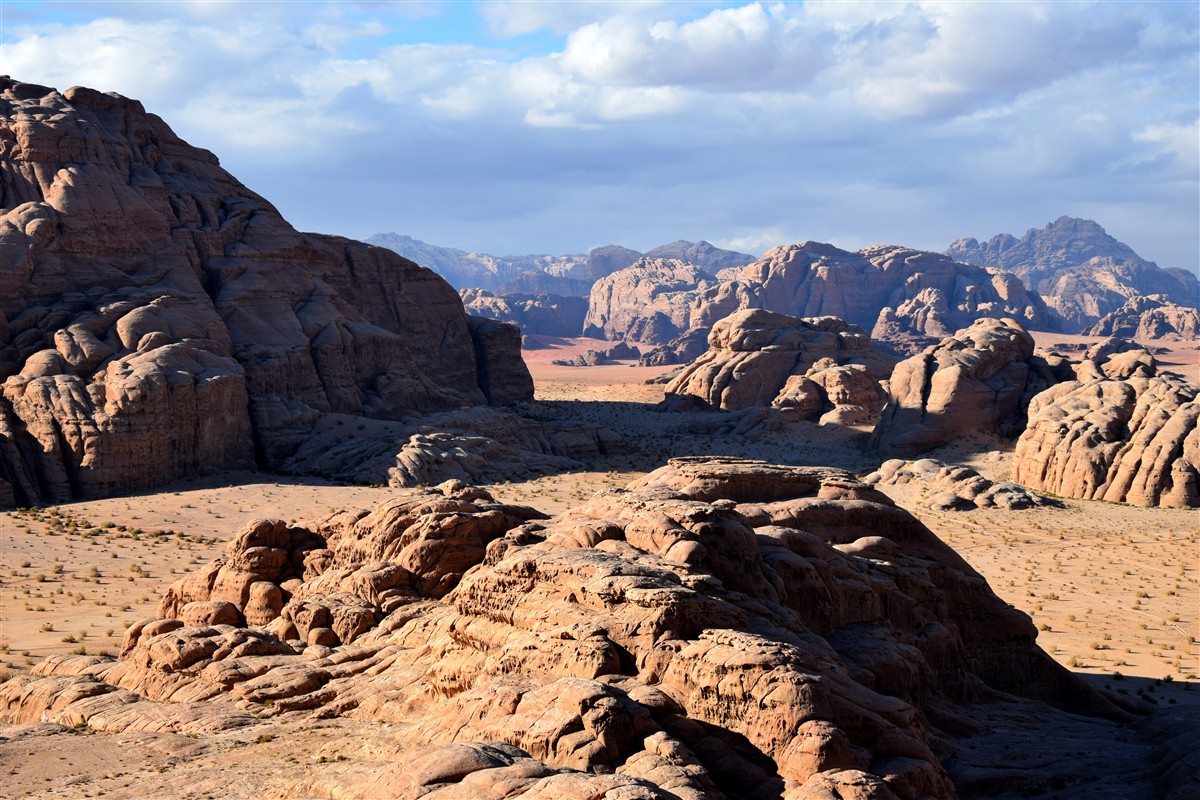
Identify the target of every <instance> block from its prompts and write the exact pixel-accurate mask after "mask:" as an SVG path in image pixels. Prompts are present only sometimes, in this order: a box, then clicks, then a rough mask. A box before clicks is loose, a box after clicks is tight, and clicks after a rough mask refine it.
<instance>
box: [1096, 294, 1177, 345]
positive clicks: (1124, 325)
mask: <svg viewBox="0 0 1200 800" xmlns="http://www.w3.org/2000/svg"><path fill="white" fill-rule="evenodd" d="M1087 335H1088V336H1104V337H1114V336H1115V337H1119V338H1122V339H1138V340H1140V341H1145V340H1147V339H1177V340H1182V341H1185V342H1194V341H1196V340H1198V339H1200V310H1197V309H1195V308H1188V307H1187V306H1179V305H1175V304H1174V303H1171V302H1169V301H1167V299H1166V298H1165V297H1163V296H1162V295H1157V294H1155V295H1150V296H1148V297H1131V298H1130V299H1129V300H1127V301H1125V305H1123V306H1121V307H1120V308H1118V309H1117V310H1116V311H1113V312H1111V313H1109V314H1105V315H1104V316H1103V317H1101V318H1100V321H1099V322H1097V323H1096V324H1095V325H1093V326H1092V327H1091V329H1090V330H1089V331H1088V332H1087Z"/></svg>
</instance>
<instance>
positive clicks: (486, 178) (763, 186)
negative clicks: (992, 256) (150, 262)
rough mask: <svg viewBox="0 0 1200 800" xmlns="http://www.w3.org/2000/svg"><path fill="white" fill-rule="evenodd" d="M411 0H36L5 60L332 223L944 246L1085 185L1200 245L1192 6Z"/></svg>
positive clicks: (358, 228) (1119, 209)
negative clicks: (475, 4) (451, 16)
mask: <svg viewBox="0 0 1200 800" xmlns="http://www.w3.org/2000/svg"><path fill="white" fill-rule="evenodd" d="M402 5H403V8H401V7H398V6H394V5H393V4H386V5H385V4H373V3H322V4H317V3H309V4H302V5H299V4H275V3H267V4H264V3H258V4H254V3H249V4H238V5H236V6H229V5H226V4H215V5H213V4H209V5H207V6H205V5H186V6H183V5H179V4H119V3H118V4H105V5H104V6H103V7H100V6H96V8H97V9H98V11H97V13H100V12H101V11H102V12H103V13H105V14H109V15H110V16H108V17H102V18H97V19H93V20H91V21H85V22H82V23H79V24H71V25H68V24H63V23H61V22H54V21H52V20H49V19H48V18H47V17H46V16H44V15H43V16H41V17H39V15H38V14H37V13H30V14H26V15H25V18H24V19H23V20H22V21H21V22H20V27H14V26H12V25H10V27H9V30H8V31H7V32H6V33H7V37H8V38H7V39H6V41H5V43H4V45H3V50H2V52H0V62H2V63H0V72H7V73H9V74H11V75H13V76H14V77H17V78H18V79H21V80H29V81H34V82H38V83H45V84H50V85H56V86H58V87H60V88H66V87H67V86H70V85H74V84H83V85H88V86H93V87H95V88H98V89H101V90H104V91H109V90H115V91H119V92H121V93H123V94H126V95H129V96H132V97H136V98H138V99H140V100H142V101H143V103H144V104H145V105H146V107H147V108H149V109H150V110H151V111H154V112H155V113H158V114H160V115H161V116H163V117H164V118H165V119H166V120H167V121H168V122H169V123H170V124H171V125H172V126H173V127H175V128H176V130H177V131H179V132H180V133H181V134H182V135H183V136H185V138H188V139H189V140H190V141H193V142H194V143H196V144H198V145H201V146H204V147H207V148H209V149H212V150H214V151H215V152H217V153H218V155H220V156H221V158H222V161H223V163H225V164H226V166H227V167H228V168H230V169H231V171H233V172H234V173H235V174H237V175H238V176H239V177H240V178H242V179H243V180H244V181H245V182H247V183H248V184H250V185H252V186H253V187H254V188H255V189H256V190H257V191H260V192H262V193H263V194H265V195H266V196H267V197H269V198H270V199H271V200H272V201H273V202H276V203H277V204H278V205H280V206H281V207H282V208H285V209H286V210H287V213H289V214H290V215H291V216H292V217H293V218H295V221H297V222H299V223H300V224H302V225H305V226H307V227H314V228H322V229H326V230H329V229H339V228H340V229H342V230H344V231H346V232H347V233H353V234H361V235H366V234H369V233H372V232H375V231H376V230H381V229H392V228H395V229H399V230H402V232H412V233H414V235H419V234H420V232H421V231H420V226H421V225H425V226H427V227H428V228H430V229H435V230H437V229H444V230H448V231H450V232H453V231H454V230H461V231H463V232H464V233H463V234H461V235H462V236H464V237H465V236H468V235H469V236H473V237H478V238H475V239H473V240H471V241H468V240H467V239H466V238H463V239H457V240H456V239H455V238H453V237H451V238H448V239H447V240H445V243H447V244H462V245H470V246H471V247H474V248H476V249H483V250H499V249H506V248H501V247H499V246H497V245H493V244H490V243H489V240H488V238H487V237H488V236H493V237H496V238H497V240H501V239H502V240H503V241H506V242H508V243H509V248H507V249H514V250H520V249H526V250H530V251H534V250H552V249H563V250H573V249H580V248H581V247H582V246H583V245H582V244H579V243H578V242H592V243H595V242H596V241H597V237H602V238H604V239H608V238H611V239H617V240H620V239H622V237H623V233H622V232H623V231H628V232H629V234H628V235H629V236H631V237H634V236H646V237H652V238H649V240H643V241H641V242H640V244H641V245H645V246H652V245H654V244H657V243H659V242H658V241H657V239H658V238H659V237H653V236H652V233H650V231H653V230H660V231H661V239H662V240H668V239H673V238H677V237H679V236H686V237H690V238H706V239H709V240H710V241H721V242H725V243H734V242H744V243H745V244H743V245H741V246H740V247H741V249H752V250H758V249H761V248H762V247H766V246H768V245H770V244H776V243H779V242H770V241H767V238H768V237H770V236H775V235H780V236H783V235H784V234H786V235H787V236H790V237H802V238H815V239H836V240H838V241H839V242H851V243H853V242H863V243H870V242H874V241H879V240H880V239H881V238H893V239H898V240H900V241H902V242H905V243H924V244H929V245H931V246H932V245H939V246H944V244H945V243H948V242H949V241H950V240H951V239H953V238H955V237H956V236H958V235H963V234H972V235H990V234H991V233H995V232H999V231H1000V230H1014V231H1017V232H1020V231H1021V230H1024V228H1026V227H1029V226H1031V225H1040V224H1044V222H1046V221H1048V220H1049V219H1053V218H1054V217H1056V216H1058V214H1059V213H1076V212H1075V211H1073V209H1079V208H1083V207H1085V202H1086V208H1087V209H1088V210H1089V211H1090V212H1095V213H1096V214H1097V215H1098V216H1100V217H1103V214H1102V213H1101V212H1102V211H1103V209H1104V208H1111V209H1112V213H1113V214H1114V215H1115V214H1126V215H1133V216H1136V218H1137V219H1139V220H1142V222H1141V223H1139V224H1143V225H1144V224H1147V223H1146V221H1147V220H1151V219H1152V218H1153V220H1154V224H1155V225H1156V226H1157V227H1156V230H1159V231H1161V230H1162V229H1163V228H1164V227H1165V226H1166V225H1167V224H1168V223H1167V220H1174V221H1175V225H1176V228H1177V229H1179V230H1182V231H1184V234H1183V235H1179V236H1176V237H1173V238H1172V237H1163V236H1156V237H1155V239H1154V241H1172V242H1176V244H1172V245H1171V246H1172V248H1173V252H1175V253H1177V255H1175V256H1166V255H1162V254H1154V253H1145V254H1144V255H1147V257H1150V258H1155V259H1156V260H1159V261H1160V262H1162V263H1164V264H1184V265H1195V263H1196V262H1197V260H1200V255H1198V254H1197V252H1196V249H1197V247H1196V241H1197V240H1198V239H1200V235H1198V234H1197V231H1196V227H1197V224H1196V221H1195V220H1196V218H1197V217H1200V208H1198V207H1197V205H1198V203H1197V199H1196V198H1197V195H1198V194H1200V189H1198V187H1200V164H1198V163H1197V161H1198V151H1200V128H1198V123H1197V119H1198V114H1197V102H1196V98H1197V95H1198V94H1200V86H1197V79H1196V75H1197V64H1196V52H1197V42H1198V34H1197V21H1196V19H1195V14H1194V8H1195V6H1194V4H1140V3H1131V4H1115V3H1098V4H1080V3H1069V4H1067V3H920V2H912V3H904V4H900V3H892V2H885V3H866V2H856V3H845V2H834V3H823V2H806V3H804V4H799V3H766V2H763V3H746V4H742V5H738V6H729V5H728V4H720V5H717V4H713V3H703V2H698V3H667V2H663V3H624V2H617V3H610V2H595V3H520V2H511V3H509V2H501V3H492V4H486V5H484V6H482V7H481V11H480V14H481V18H482V23H483V24H484V25H485V26H486V27H487V29H488V30H489V31H490V32H491V33H492V35H493V36H497V37H518V38H517V39H514V40H513V41H512V42H509V41H505V40H504V39H499V40H496V39H493V40H491V41H484V42H480V41H473V40H470V39H468V38H465V37H464V38H457V39H456V38H455V35H453V31H451V30H450V28H448V27H447V26H448V25H449V23H448V22H446V21H445V20H441V21H439V18H438V17H437V15H438V14H439V13H442V12H445V11H446V10H447V9H448V8H450V9H453V10H454V11H456V12H459V13H461V11H462V7H461V6H456V7H446V6H438V5H436V4H434V5H430V4H420V5H409V4H402ZM47 8H50V9H53V6H47ZM85 8H88V7H87V6H85ZM424 24H429V25H431V26H437V25H441V27H432V28H430V30H432V31H434V32H435V33H436V36H433V37H432V38H427V39H422V38H421V31H423V30H425V29H424V28H422V27H421V26H422V25H424ZM546 31H549V32H550V33H552V34H556V35H559V36H561V37H564V38H563V39H562V40H561V44H560V45H557V46H555V47H553V48H547V49H544V50H543V51H540V52H530V47H531V45H530V43H529V42H530V39H529V38H521V37H524V36H525V35H526V34H531V33H537V32H546ZM518 39H519V41H518ZM533 39H535V40H536V41H551V39H550V38H549V37H541V38H538V37H533ZM301 180H303V181H305V183H304V184H303V186H304V188H303V189H300V188H298V187H299V186H301V184H300V183H298V182H299V181H301ZM320 182H325V183H324V184H321V185H317V184H319V183H320ZM331 194H337V195H339V196H343V197H347V198H356V197H357V198H359V199H360V201H361V206H360V207H354V205H353V203H350V204H346V203H338V204H331V203H329V202H327V201H325V200H323V199H322V198H324V197H326V196H328V195H331ZM1130 198H1136V203H1138V204H1139V205H1138V206H1137V208H1138V209H1139V210H1137V213H1136V214H1134V211H1132V210H1131V207H1130V205H1129V204H1130V202H1134V201H1133V200H1131V199H1130ZM1067 206H1070V207H1067ZM989 209H990V210H989ZM1148 209H1157V211H1158V216H1157V217H1156V216H1155V214H1154V213H1153V212H1152V211H1151V210H1148ZM1022 214H1025V215H1028V217H1031V218H1024V219H1023V220H1022V221H1020V222H1018V223H1017V224H1015V225H1011V226H1009V227H1007V228H1004V227H1001V228H991V227H982V228H980V227H974V228H973V227H971V225H969V224H967V223H968V222H970V223H971V224H974V225H992V224H993V223H994V224H995V225H999V224H1000V223H1001V222H1005V221H1007V220H1010V219H1013V218H1016V217H1018V216H1021V215H1022ZM960 219H961V220H963V222H962V223H961V224H960V222H959V220H960ZM1100 221H1101V222H1102V223H1103V224H1106V225H1109V226H1111V227H1114V228H1116V227H1117V226H1116V225H1115V224H1114V220H1111V219H1105V218H1101V219H1100ZM456 225H457V226H458V227H457V228H456V227H455V226H456ZM439 226H440V227H439ZM906 229H907V230H909V231H911V233H910V235H907V236H906V235H904V230H906ZM522 237H523V238H522ZM755 237H757V238H755ZM1189 238H1190V240H1191V242H1192V243H1191V245H1186V246H1185V245H1181V244H1178V242H1186V241H1187V240H1188V239H1189ZM517 239H520V241H524V242H526V243H527V244H526V245H525V246H523V247H522V246H519V245H518V244H517ZM568 240H571V241H574V242H577V243H575V244H572V243H571V241H568ZM555 242H561V244H555ZM626 243H628V244H631V245H632V246H637V245H638V244H639V243H638V242H635V241H633V240H632V239H631V240H629V241H627V242H626Z"/></svg>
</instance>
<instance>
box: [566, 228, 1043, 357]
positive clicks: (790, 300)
mask: <svg viewBox="0 0 1200 800" xmlns="http://www.w3.org/2000/svg"><path fill="white" fill-rule="evenodd" d="M693 269H694V268H693ZM682 270H683V268H681V267H679V268H675V269H672V270H666V269H655V270H647V269H645V268H644V267H643V266H640V265H638V264H635V265H633V266H631V267H629V268H628V269H626V270H621V271H619V272H615V273H613V274H612V275H610V276H609V277H608V278H606V279H605V280H604V281H600V282H598V283H597V284H596V286H595V287H593V290H592V296H591V298H590V304H589V305H590V307H589V311H588V326H589V327H588V331H590V333H591V335H597V336H604V337H606V338H610V339H611V338H631V339H636V340H639V341H644V342H647V343H652V344H665V343H667V342H668V341H670V340H671V339H674V338H675V337H677V336H680V335H681V334H685V335H686V334H687V332H689V331H691V330H695V329H699V330H708V329H710V328H711V327H712V325H713V324H714V323H716V322H717V321H718V320H720V319H722V318H724V317H726V316H728V315H729V314H731V313H733V312H734V311H737V310H739V309H744V308H763V309H767V310H769V311H777V312H779V313H782V314H790V315H793V316H798V317H821V316H835V317H839V318H841V319H843V320H845V321H847V322H849V323H851V324H853V325H858V326H859V327H861V328H863V329H864V330H866V331H870V332H871V337H872V339H873V340H875V341H877V342H880V343H882V344H884V345H886V346H889V347H891V348H892V349H894V350H895V351H897V352H901V353H904V354H909V353H912V352H915V351H917V350H920V349H921V348H922V347H924V346H926V345H928V344H931V343H933V342H935V341H936V340H938V339H940V338H941V337H943V336H946V335H949V334H950V333H951V332H953V331H955V330H957V329H959V328H963V327H966V326H967V325H970V324H971V323H972V322H974V321H975V320H976V319H980V318H983V317H993V318H1000V317H1015V318H1017V319H1020V320H1022V321H1023V324H1025V325H1027V326H1029V327H1032V328H1038V329H1042V330H1053V329H1055V322H1054V318H1053V315H1052V314H1051V313H1050V311H1049V309H1047V308H1046V306H1045V304H1044V303H1042V301H1041V299H1040V298H1039V297H1038V296H1037V295H1036V294H1031V293H1029V292H1027V291H1026V290H1025V289H1024V287H1023V286H1022V285H1021V282H1020V281H1019V280H1018V279H1017V278H1015V277H1014V276H1012V275H1008V274H1004V273H998V272H990V271H988V270H986V269H983V268H981V267H977V266H973V265H970V264H962V263H959V262H956V261H953V260H951V259H950V258H947V257H946V256H943V255H939V254H937V253H928V252H923V251H919V250H911V249H908V248H903V247H897V246H880V247H870V248H866V249H865V250H861V251H858V252H856V253H851V252H847V251H845V250H840V249H838V248H836V247H834V246H833V245H828V244H820V243H817V242H805V243H804V244H799V245H789V246H786V247H777V248H775V249H774V250H771V251H770V252H768V253H766V254H765V255H764V256H763V257H762V258H760V259H759V260H757V261H755V262H754V263H752V264H749V265H747V266H744V267H740V268H727V269H724V270H722V271H721V274H720V275H719V276H712V275H710V274H708V273H704V272H702V271H694V272H686V273H685V272H684V271H682ZM714 278H715V280H714ZM665 354H666V353H665V351H664V354H663V355H664V356H665Z"/></svg>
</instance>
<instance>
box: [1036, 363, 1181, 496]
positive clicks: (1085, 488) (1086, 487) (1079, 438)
mask: <svg viewBox="0 0 1200 800" xmlns="http://www.w3.org/2000/svg"><path fill="white" fill-rule="evenodd" d="M1156 372H1157V370H1156V365H1155V363H1154V357H1153V356H1151V355H1150V354H1149V353H1147V352H1146V351H1144V350H1141V349H1140V348H1137V347H1135V346H1133V345H1130V344H1129V343H1127V342H1121V341H1119V340H1113V341H1111V342H1108V343H1105V344H1101V345H1097V346H1095V347H1093V348H1092V349H1091V350H1089V351H1088V353H1087V355H1086V356H1085V358H1084V360H1083V361H1082V362H1081V363H1080V364H1079V365H1078V366H1077V367H1076V373H1077V379H1076V380H1073V381H1066V382H1063V383H1060V384H1058V385H1057V386H1054V387H1051V388H1050V389H1047V390H1046V391H1044V392H1042V393H1040V394H1038V395H1037V396H1035V397H1034V398H1033V399H1032V401H1031V402H1030V404H1029V424H1028V426H1027V428H1026V429H1025V432H1024V433H1022V434H1021V438H1020V439H1018V440H1017V448H1016V453H1015V455H1014V459H1013V473H1012V477H1013V480H1014V481H1016V482H1017V483H1020V484H1023V485H1026V486H1031V487H1033V488H1035V489H1042V490H1045V491H1049V492H1054V493H1055V494H1060V495H1063V496H1065V497H1080V498H1085V499H1097V500H1108V501H1110V502H1114V503H1132V504H1134V505H1140V506H1171V507H1177V508H1187V507H1194V506H1200V427H1198V418H1200V400H1198V399H1197V395H1198V394H1200V390H1198V389H1197V387H1196V386H1194V385H1192V384H1189V383H1187V382H1185V381H1182V380H1180V379H1179V378H1176V377H1174V376H1171V375H1157V374H1156Z"/></svg>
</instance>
